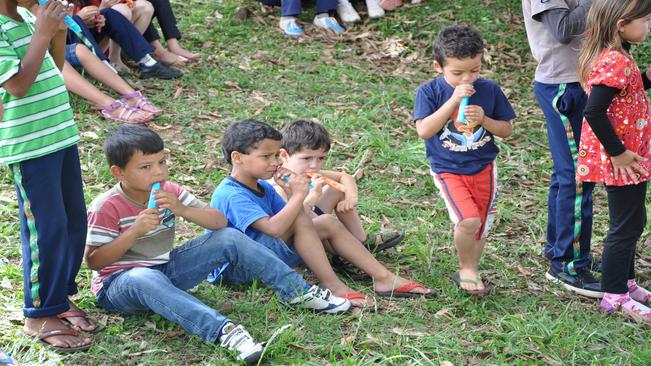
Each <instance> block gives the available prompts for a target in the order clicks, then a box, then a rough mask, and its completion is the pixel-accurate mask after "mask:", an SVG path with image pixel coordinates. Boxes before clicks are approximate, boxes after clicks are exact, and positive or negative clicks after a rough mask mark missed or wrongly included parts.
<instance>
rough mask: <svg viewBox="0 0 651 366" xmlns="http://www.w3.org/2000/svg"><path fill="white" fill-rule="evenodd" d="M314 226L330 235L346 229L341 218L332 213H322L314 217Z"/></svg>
mask: <svg viewBox="0 0 651 366" xmlns="http://www.w3.org/2000/svg"><path fill="white" fill-rule="evenodd" d="M314 226H315V227H316V228H317V229H318V230H319V231H321V232H323V233H326V234H328V236H330V235H332V234H334V233H337V232H340V231H341V230H346V227H345V226H344V224H342V223H341V221H339V219H338V218H337V217H335V216H332V215H321V216H319V217H317V218H315V219H314Z"/></svg>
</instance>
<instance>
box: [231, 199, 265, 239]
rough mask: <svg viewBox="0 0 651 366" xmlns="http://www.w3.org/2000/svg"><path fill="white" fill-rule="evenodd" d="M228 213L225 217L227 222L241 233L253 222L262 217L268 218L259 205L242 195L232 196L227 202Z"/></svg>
mask: <svg viewBox="0 0 651 366" xmlns="http://www.w3.org/2000/svg"><path fill="white" fill-rule="evenodd" d="M228 201H229V202H228V206H229V211H230V212H229V213H228V214H227V215H226V217H227V218H228V221H229V222H230V223H231V225H233V227H234V228H236V229H238V230H240V231H241V232H243V233H244V232H246V230H247V229H248V228H249V226H251V224H253V223H254V222H256V221H258V220H260V219H261V218H263V217H267V216H269V214H268V213H266V212H265V211H264V210H263V209H262V207H260V205H259V204H258V203H257V202H255V201H254V200H253V199H252V198H251V197H248V196H246V195H243V194H234V195H232V196H231V197H229V200H228Z"/></svg>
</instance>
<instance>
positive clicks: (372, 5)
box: [366, 0, 384, 18]
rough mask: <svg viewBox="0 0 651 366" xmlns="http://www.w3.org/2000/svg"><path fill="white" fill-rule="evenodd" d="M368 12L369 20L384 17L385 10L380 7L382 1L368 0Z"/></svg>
mask: <svg viewBox="0 0 651 366" xmlns="http://www.w3.org/2000/svg"><path fill="white" fill-rule="evenodd" d="M366 10H367V11H368V17H369V18H379V17H383V16H384V9H382V8H381V7H380V0H366Z"/></svg>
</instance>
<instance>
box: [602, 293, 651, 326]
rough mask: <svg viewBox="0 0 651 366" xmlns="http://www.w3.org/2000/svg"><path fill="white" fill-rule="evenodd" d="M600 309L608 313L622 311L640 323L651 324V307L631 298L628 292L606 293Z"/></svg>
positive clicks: (621, 312)
mask: <svg viewBox="0 0 651 366" xmlns="http://www.w3.org/2000/svg"><path fill="white" fill-rule="evenodd" d="M599 310H601V311H603V312H607V313H620V314H622V315H623V316H625V317H627V318H629V319H631V320H633V321H636V322H638V323H643V324H646V325H651V309H649V308H648V307H646V306H645V305H643V304H641V303H639V302H637V301H635V300H633V299H631V297H630V296H629V294H628V293H626V294H609V293H605V294H604V297H603V299H601V303H600V304H599Z"/></svg>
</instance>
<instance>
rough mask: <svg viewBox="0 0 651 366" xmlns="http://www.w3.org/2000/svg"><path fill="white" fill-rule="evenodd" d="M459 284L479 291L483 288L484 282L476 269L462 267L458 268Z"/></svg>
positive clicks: (469, 289)
mask: <svg viewBox="0 0 651 366" xmlns="http://www.w3.org/2000/svg"><path fill="white" fill-rule="evenodd" d="M459 286H460V287H461V288H462V289H464V290H468V291H481V290H483V289H484V282H483V281H482V280H481V277H480V276H479V272H477V270H474V269H468V268H466V269H463V268H462V269H461V270H459Z"/></svg>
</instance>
